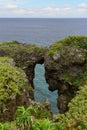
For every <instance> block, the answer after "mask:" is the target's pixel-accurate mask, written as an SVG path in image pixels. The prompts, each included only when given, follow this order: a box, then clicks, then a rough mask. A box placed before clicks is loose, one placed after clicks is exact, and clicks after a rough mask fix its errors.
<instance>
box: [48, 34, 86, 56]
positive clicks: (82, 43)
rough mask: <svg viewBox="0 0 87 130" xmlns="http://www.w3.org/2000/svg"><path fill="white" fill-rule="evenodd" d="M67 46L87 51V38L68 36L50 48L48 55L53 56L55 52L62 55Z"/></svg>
mask: <svg viewBox="0 0 87 130" xmlns="http://www.w3.org/2000/svg"><path fill="white" fill-rule="evenodd" d="M65 46H79V47H81V48H83V49H87V36H68V37H66V38H65V39H63V40H59V41H56V42H55V43H54V44H52V45H51V46H50V49H49V51H48V54H49V55H53V54H54V53H55V52H58V53H60V51H61V50H62V49H63V48H64V47H65Z"/></svg>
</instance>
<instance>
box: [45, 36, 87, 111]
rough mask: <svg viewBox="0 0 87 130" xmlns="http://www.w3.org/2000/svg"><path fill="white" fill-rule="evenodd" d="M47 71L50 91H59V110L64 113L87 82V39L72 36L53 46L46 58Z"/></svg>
mask: <svg viewBox="0 0 87 130" xmlns="http://www.w3.org/2000/svg"><path fill="white" fill-rule="evenodd" d="M45 70H46V71H45V76H46V80H47V83H48V84H49V90H51V91H54V90H58V103H57V104H58V108H59V109H60V112H61V113H64V112H65V111H66V110H68V107H67V105H68V102H70V100H71V99H72V98H73V97H74V96H75V94H76V91H77V90H78V89H79V86H80V85H83V84H84V83H85V81H86V80H87V37H80V36H75V37H74V36H72V37H67V38H65V39H64V40H61V41H58V42H56V43H54V44H52V45H51V46H50V48H49V51H48V52H47V54H46V56H45Z"/></svg>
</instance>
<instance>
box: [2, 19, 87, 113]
mask: <svg viewBox="0 0 87 130" xmlns="http://www.w3.org/2000/svg"><path fill="white" fill-rule="evenodd" d="M69 35H85V36H86V35H87V19H81V18H79V19H68V18H67V19H63V18H62V19H53V18H49V19H47V18H46V19H45V18H0V42H5V41H11V40H17V41H19V42H23V43H26V44H29V43H30V44H37V45H41V46H49V45H50V44H51V43H53V42H54V41H56V40H60V39H63V38H65V37H66V36H69ZM44 73H45V72H44V65H37V66H36V68H35V79H34V84H35V99H36V101H40V102H43V101H45V100H46V99H47V98H48V99H49V101H50V102H51V104H52V111H53V112H54V113H57V112H58V110H57V107H56V100H57V92H53V93H52V92H49V91H48V84H47V83H46V81H45V77H44Z"/></svg>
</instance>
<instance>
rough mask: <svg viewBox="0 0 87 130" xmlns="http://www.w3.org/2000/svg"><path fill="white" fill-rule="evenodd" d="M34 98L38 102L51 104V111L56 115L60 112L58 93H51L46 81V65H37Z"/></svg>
mask: <svg viewBox="0 0 87 130" xmlns="http://www.w3.org/2000/svg"><path fill="white" fill-rule="evenodd" d="M34 74H35V76H34V79H33V84H34V98H35V101H37V102H45V101H46V99H48V100H49V102H50V103H51V111H52V112H53V113H54V114H56V113H58V112H59V110H58V108H57V97H58V93H57V91H54V92H51V91H49V89H48V84H47V83H46V80H45V69H44V64H42V65H41V64H36V66H35V68H34Z"/></svg>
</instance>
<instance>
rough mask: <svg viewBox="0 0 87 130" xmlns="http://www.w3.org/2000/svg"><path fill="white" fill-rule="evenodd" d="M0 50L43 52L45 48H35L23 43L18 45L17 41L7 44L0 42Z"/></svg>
mask: <svg viewBox="0 0 87 130" xmlns="http://www.w3.org/2000/svg"><path fill="white" fill-rule="evenodd" d="M0 48H1V49H4V50H5V51H6V50H7V51H10V50H13V51H18V50H24V51H32V50H33V51H36V52H44V51H45V48H44V47H41V46H37V45H35V44H25V43H19V42H18V41H9V42H2V43H0Z"/></svg>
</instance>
